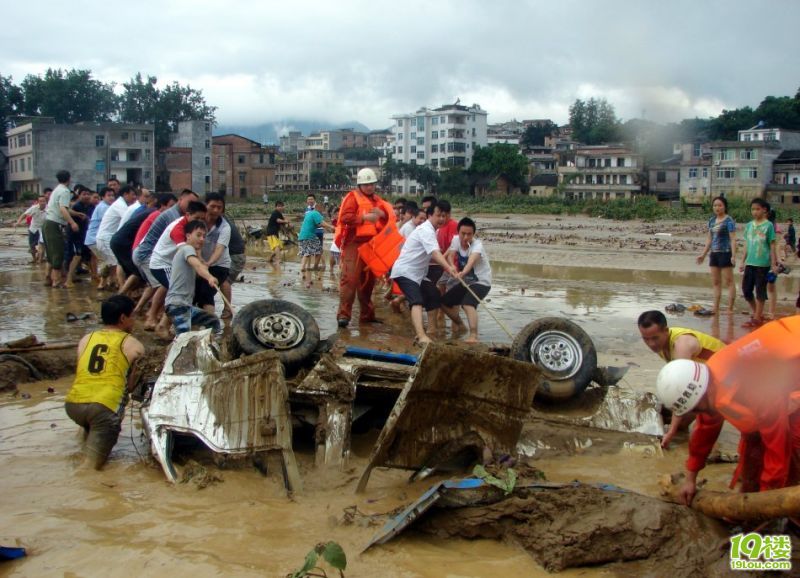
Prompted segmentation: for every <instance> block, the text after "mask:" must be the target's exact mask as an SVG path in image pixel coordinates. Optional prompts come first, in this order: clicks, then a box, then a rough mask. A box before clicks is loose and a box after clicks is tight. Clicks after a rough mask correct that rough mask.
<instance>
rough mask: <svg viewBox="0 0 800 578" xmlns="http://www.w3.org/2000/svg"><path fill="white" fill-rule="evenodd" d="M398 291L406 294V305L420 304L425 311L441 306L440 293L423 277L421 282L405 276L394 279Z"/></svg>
mask: <svg viewBox="0 0 800 578" xmlns="http://www.w3.org/2000/svg"><path fill="white" fill-rule="evenodd" d="M394 282H395V283H397V286H398V287H400V291H402V292H403V295H405V296H406V301H408V306H409V307H413V306H414V305H422V306H423V307H424V308H425V311H433V310H434V309H438V308H439V307H440V306H441V304H442V303H441V295H440V294H439V290H438V289H437V288H436V285H434V284H433V283H431V282H430V281H428V280H426V279H423V280H422V283H415V282H414V281H412V280H411V279H408V278H407V277H398V278H397V279H394Z"/></svg>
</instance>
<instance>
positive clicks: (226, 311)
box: [220, 279, 233, 319]
mask: <svg viewBox="0 0 800 578" xmlns="http://www.w3.org/2000/svg"><path fill="white" fill-rule="evenodd" d="M220 291H222V294H223V295H224V296H225V299H226V300H227V301H226V302H225V305H224V306H223V308H222V319H227V318H228V317H231V316H233V310H232V309H231V308H230V307H228V303H231V302H232V297H231V295H232V290H231V282H230V281H228V280H227V279H226V280H225V283H223V284H222V287H220Z"/></svg>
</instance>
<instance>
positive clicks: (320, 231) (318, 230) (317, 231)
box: [298, 205, 325, 238]
mask: <svg viewBox="0 0 800 578" xmlns="http://www.w3.org/2000/svg"><path fill="white" fill-rule="evenodd" d="M311 211H316V209H315V208H314V207H309V206H308V205H306V214H308V213H310V212H311ZM317 212H318V213H319V211H317ZM314 233H315V234H316V235H317V236H318V237H321V236H322V235H324V234H325V229H323V228H322V227H317V228H316V229H315V230H314ZM298 238H299V237H298Z"/></svg>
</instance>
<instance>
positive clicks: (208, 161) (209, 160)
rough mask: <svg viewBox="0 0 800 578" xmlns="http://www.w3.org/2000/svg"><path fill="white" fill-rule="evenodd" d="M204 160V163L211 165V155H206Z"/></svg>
mask: <svg viewBox="0 0 800 578" xmlns="http://www.w3.org/2000/svg"><path fill="white" fill-rule="evenodd" d="M204 160H205V165H206V166H207V167H210V166H211V157H206V158H205V159H204Z"/></svg>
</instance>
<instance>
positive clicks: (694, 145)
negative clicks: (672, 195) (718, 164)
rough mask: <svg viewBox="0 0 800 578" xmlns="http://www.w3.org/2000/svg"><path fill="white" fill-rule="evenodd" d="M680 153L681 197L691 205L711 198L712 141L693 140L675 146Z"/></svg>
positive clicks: (679, 188)
mask: <svg viewBox="0 0 800 578" xmlns="http://www.w3.org/2000/svg"><path fill="white" fill-rule="evenodd" d="M675 151H676V152H677V153H678V154H679V155H680V159H681V160H680V183H679V187H678V190H679V192H680V194H679V197H680V198H681V199H683V200H685V201H686V202H687V203H689V204H691V205H696V204H701V203H703V202H704V201H708V200H710V199H711V171H712V170H713V166H712V162H711V159H712V152H711V143H704V142H700V141H697V142H691V143H682V144H679V145H676V146H675Z"/></svg>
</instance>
